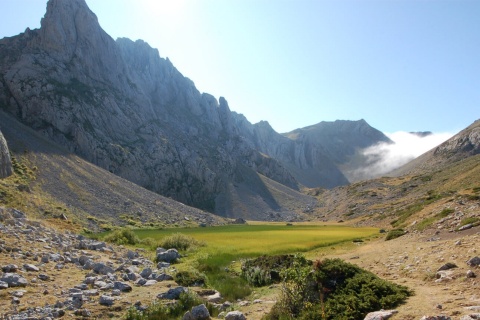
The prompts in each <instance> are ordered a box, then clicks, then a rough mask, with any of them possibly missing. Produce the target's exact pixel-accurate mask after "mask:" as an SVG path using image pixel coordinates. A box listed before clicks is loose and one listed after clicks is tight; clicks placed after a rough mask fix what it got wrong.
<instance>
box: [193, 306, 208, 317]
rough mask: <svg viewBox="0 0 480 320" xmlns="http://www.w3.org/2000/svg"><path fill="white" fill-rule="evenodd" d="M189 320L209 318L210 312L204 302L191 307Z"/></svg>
mask: <svg viewBox="0 0 480 320" xmlns="http://www.w3.org/2000/svg"><path fill="white" fill-rule="evenodd" d="M190 319H191V320H207V319H210V313H209V312H208V309H207V307H206V306H205V305H204V304H201V305H198V306H196V307H193V308H192V310H191V311H190Z"/></svg>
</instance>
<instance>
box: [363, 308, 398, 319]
mask: <svg viewBox="0 0 480 320" xmlns="http://www.w3.org/2000/svg"><path fill="white" fill-rule="evenodd" d="M397 312H398V311H397V310H380V311H375V312H370V313H369V314H367V315H366V316H365V319H364V320H385V319H389V318H390V317H391V316H393V315H394V314H395V313H397Z"/></svg>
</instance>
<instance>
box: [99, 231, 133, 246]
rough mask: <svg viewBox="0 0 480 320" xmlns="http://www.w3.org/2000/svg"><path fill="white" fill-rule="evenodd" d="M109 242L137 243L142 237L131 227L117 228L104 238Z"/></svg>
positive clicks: (121, 243)
mask: <svg viewBox="0 0 480 320" xmlns="http://www.w3.org/2000/svg"><path fill="white" fill-rule="evenodd" d="M104 240H105V241H107V242H112V243H116V244H119V245H126V244H128V245H136V244H138V243H140V239H139V238H138V237H137V235H136V234H135V233H134V232H133V231H132V230H130V229H120V230H115V231H113V232H112V233H110V234H108V235H107V236H105V238H104Z"/></svg>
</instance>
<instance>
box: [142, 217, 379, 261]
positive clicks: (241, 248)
mask: <svg viewBox="0 0 480 320" xmlns="http://www.w3.org/2000/svg"><path fill="white" fill-rule="evenodd" d="M134 231H135V233H136V234H137V235H138V237H139V238H140V239H143V238H147V237H149V238H153V239H158V240H161V239H162V238H164V237H166V236H168V235H171V234H173V233H177V232H180V233H183V234H186V235H189V236H191V237H193V238H195V239H197V240H198V241H202V242H205V243H206V244H207V246H208V248H209V251H220V252H223V253H234V254H236V255H238V256H245V255H252V256H256V255H259V254H281V253H292V252H307V251H310V250H313V249H316V248H319V247H323V246H329V245H333V244H337V243H342V242H346V241H351V240H353V239H357V238H365V237H370V236H372V235H374V234H377V233H378V229H376V228H354V227H348V226H339V225H335V226H333V225H293V226H287V225H285V224H283V225H280V224H262V225H229V226H220V227H209V228H185V229H164V230H134Z"/></svg>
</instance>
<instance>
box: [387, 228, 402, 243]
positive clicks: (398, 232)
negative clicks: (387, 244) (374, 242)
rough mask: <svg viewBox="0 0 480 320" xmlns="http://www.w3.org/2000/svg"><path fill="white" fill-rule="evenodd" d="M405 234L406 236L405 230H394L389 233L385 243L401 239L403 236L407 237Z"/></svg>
mask: <svg viewBox="0 0 480 320" xmlns="http://www.w3.org/2000/svg"><path fill="white" fill-rule="evenodd" d="M405 234H406V232H405V230H403V229H393V230H390V231H389V232H388V233H387V236H386V237H385V241H388V240H393V239H396V238H399V237H401V236H403V235H405Z"/></svg>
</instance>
